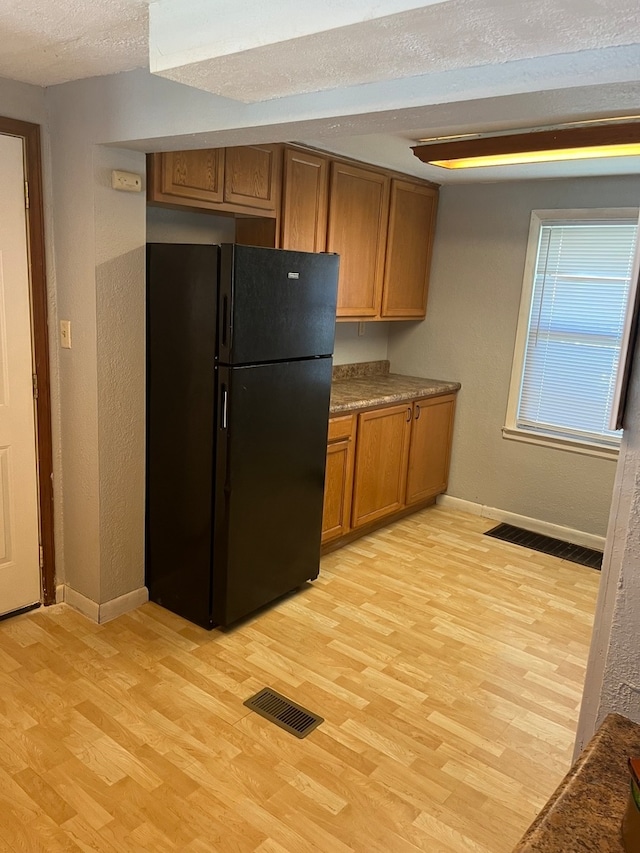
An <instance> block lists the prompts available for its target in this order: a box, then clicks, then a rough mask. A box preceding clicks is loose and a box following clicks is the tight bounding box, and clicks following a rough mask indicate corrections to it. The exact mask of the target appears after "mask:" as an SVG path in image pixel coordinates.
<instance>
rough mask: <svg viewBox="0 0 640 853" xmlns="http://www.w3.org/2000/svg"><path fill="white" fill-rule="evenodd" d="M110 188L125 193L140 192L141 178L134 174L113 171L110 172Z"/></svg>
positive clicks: (117, 170)
mask: <svg viewBox="0 0 640 853" xmlns="http://www.w3.org/2000/svg"><path fill="white" fill-rule="evenodd" d="M111 186H112V187H113V189H114V190H123V191H124V192H126V193H140V192H142V177H141V176H140V175H136V173H135V172H121V171H120V170H119V169H114V170H113V172H111Z"/></svg>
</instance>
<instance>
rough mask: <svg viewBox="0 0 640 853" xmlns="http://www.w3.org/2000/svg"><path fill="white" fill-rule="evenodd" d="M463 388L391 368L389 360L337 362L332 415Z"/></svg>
mask: <svg viewBox="0 0 640 853" xmlns="http://www.w3.org/2000/svg"><path fill="white" fill-rule="evenodd" d="M459 389H460V383H459V382H445V381H442V380H439V379H426V378H423V377H420V376H403V375H402V374H399V373H390V372H389V362H388V361H373V362H371V361H368V362H361V363H359V364H343V365H336V366H335V367H334V368H333V382H332V384H331V403H330V407H329V411H330V413H331V414H332V415H336V414H342V413H347V412H353V411H356V410H358V409H367V408H373V407H375V406H392V405H393V404H394V403H402V402H404V401H405V400H413V399H415V398H417V397H436V396H439V395H441V394H451V393H453V392H455V391H458V390H459Z"/></svg>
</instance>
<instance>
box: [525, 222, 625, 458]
mask: <svg viewBox="0 0 640 853" xmlns="http://www.w3.org/2000/svg"><path fill="white" fill-rule="evenodd" d="M636 229H637V222H636V221H634V220H609V221H588V222H585V221H580V222H548V221H547V222H543V223H542V224H541V227H540V236H539V241H538V253H537V259H536V267H535V273H534V282H533V294H532V300H531V311H530V314H529V327H528V335H527V342H526V348H525V357H524V367H523V374H522V384H521V391H520V399H519V405H518V411H517V418H516V426H517V427H518V428H521V429H526V430H533V431H539V432H541V433H546V434H552V435H556V436H558V435H559V436H562V437H566V438H575V439H578V440H583V441H585V440H586V441H594V442H596V443H601V444H613V445H615V444H618V443H619V441H620V432H613V431H612V430H610V429H609V428H608V424H609V415H610V412H611V405H612V401H613V396H614V390H615V381H616V371H617V368H618V362H619V358H620V342H621V338H622V333H623V329H624V320H625V312H626V309H627V302H628V294H629V286H630V280H631V271H632V266H633V257H634V249H635V238H636Z"/></svg>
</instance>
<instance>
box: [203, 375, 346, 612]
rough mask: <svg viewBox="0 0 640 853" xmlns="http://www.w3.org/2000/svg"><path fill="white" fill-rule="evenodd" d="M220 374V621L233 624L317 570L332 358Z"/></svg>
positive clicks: (216, 579)
mask: <svg viewBox="0 0 640 853" xmlns="http://www.w3.org/2000/svg"><path fill="white" fill-rule="evenodd" d="M218 374H219V379H218V395H219V404H218V412H219V415H218V441H217V476H216V481H217V485H216V506H215V534H214V535H215V541H214V554H213V620H214V622H215V623H217V624H220V625H228V624H230V623H231V622H235V621H236V620H237V619H240V618H241V617H243V616H246V615H247V614H249V613H252V612H253V611H254V610H256V609H258V608H259V607H261V606H262V605H264V604H267V603H268V602H270V601H273V600H274V599H276V598H278V597H279V596H281V595H284V594H285V593H287V592H289V591H290V590H293V589H295V588H296V587H298V586H300V585H301V584H303V583H304V582H305V581H306V580H308V579H311V578H314V577H316V576H317V574H318V567H319V560H320V533H321V526H322V496H323V487H324V468H325V456H326V449H327V448H326V440H327V419H328V411H329V394H330V384H331V359H330V358H320V359H310V360H307V361H296V362H284V363H278V364H265V365H257V366H250V367H234V368H226V367H221V368H218ZM225 401H226V402H225Z"/></svg>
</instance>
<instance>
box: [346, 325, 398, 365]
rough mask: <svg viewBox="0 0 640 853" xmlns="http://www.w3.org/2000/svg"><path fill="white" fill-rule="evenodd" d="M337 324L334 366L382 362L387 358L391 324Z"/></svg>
mask: <svg viewBox="0 0 640 853" xmlns="http://www.w3.org/2000/svg"><path fill="white" fill-rule="evenodd" d="M360 325H361V324H360V323H336V342H335V348H334V354H333V363H334V364H353V363H354V362H356V361H381V360H384V359H386V358H387V347H388V342H389V325H390V324H389V323H363V324H362V326H363V329H364V331H363V332H362V334H359V329H360Z"/></svg>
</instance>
